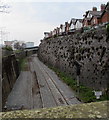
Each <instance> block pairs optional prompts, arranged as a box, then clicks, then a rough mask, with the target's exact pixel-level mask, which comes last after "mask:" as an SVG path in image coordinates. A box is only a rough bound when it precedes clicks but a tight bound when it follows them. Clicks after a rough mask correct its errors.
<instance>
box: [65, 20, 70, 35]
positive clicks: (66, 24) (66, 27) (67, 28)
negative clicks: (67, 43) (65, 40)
mask: <svg viewBox="0 0 109 120" xmlns="http://www.w3.org/2000/svg"><path fill="white" fill-rule="evenodd" d="M68 31H69V23H68V22H65V33H66V34H67V33H68Z"/></svg>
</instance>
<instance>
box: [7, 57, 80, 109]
mask: <svg viewBox="0 0 109 120" xmlns="http://www.w3.org/2000/svg"><path fill="white" fill-rule="evenodd" d="M28 62H29V71H22V72H21V74H20V76H19V78H18V79H17V81H16V83H15V85H14V87H13V90H12V92H11V93H10V95H9V97H8V100H7V103H6V108H7V110H12V109H13V110H14V109H37V108H45V107H47V108H48V107H54V106H65V105H70V104H79V103H80V102H79V101H78V100H77V99H76V97H75V94H74V92H73V91H72V90H71V89H70V88H69V87H68V86H67V85H66V84H65V83H64V82H63V81H61V80H60V79H59V78H58V76H57V75H56V74H55V73H54V72H53V71H52V70H50V69H49V68H48V67H47V66H46V65H44V64H43V63H42V62H41V61H40V60H39V59H38V58H37V55H33V56H31V57H29V58H28Z"/></svg>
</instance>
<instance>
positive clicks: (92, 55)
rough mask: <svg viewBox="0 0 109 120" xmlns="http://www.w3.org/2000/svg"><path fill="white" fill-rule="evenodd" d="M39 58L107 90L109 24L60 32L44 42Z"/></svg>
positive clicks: (95, 88)
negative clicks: (73, 32) (96, 27)
mask: <svg viewBox="0 0 109 120" xmlns="http://www.w3.org/2000/svg"><path fill="white" fill-rule="evenodd" d="M38 56H39V58H40V59H41V60H42V61H43V62H44V63H47V64H49V65H52V66H54V67H56V68H59V69H60V70H61V71H63V72H66V73H68V74H70V75H71V76H72V77H73V78H74V79H77V75H78V76H79V81H80V82H81V83H82V84H84V85H86V86H89V87H91V88H93V89H94V90H102V91H104V90H106V89H107V84H109V83H107V82H108V80H109V69H108V67H109V38H107V32H106V29H105V28H102V29H96V30H91V31H87V32H84V33H80V32H77V33H75V34H71V35H66V36H58V37H55V38H50V39H45V40H43V41H42V42H41V44H40V46H39V51H38Z"/></svg>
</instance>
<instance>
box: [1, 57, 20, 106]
mask: <svg viewBox="0 0 109 120" xmlns="http://www.w3.org/2000/svg"><path fill="white" fill-rule="evenodd" d="M18 75H19V68H18V63H17V61H16V58H15V55H10V56H7V57H3V58H2V106H4V104H5V102H6V99H7V97H8V95H9V93H10V91H11V90H12V88H13V85H14V83H15V81H16V79H17V77H18Z"/></svg>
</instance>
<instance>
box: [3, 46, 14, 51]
mask: <svg viewBox="0 0 109 120" xmlns="http://www.w3.org/2000/svg"><path fill="white" fill-rule="evenodd" d="M3 49H4V50H8V51H13V49H12V47H11V46H5V47H3Z"/></svg>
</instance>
